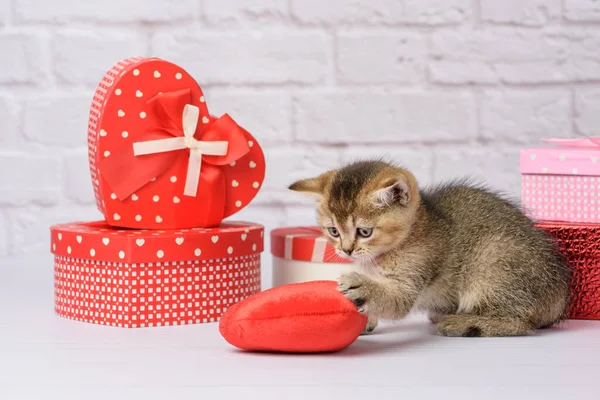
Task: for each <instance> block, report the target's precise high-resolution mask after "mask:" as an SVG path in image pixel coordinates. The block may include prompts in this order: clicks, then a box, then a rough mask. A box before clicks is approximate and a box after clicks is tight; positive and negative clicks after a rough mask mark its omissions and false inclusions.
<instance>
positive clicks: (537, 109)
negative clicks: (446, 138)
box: [481, 90, 571, 144]
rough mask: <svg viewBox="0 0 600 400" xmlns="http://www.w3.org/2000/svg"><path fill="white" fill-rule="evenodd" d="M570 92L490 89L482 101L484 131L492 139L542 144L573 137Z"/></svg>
mask: <svg viewBox="0 0 600 400" xmlns="http://www.w3.org/2000/svg"><path fill="white" fill-rule="evenodd" d="M570 103H571V102H570V93H569V92H568V91H567V90H541V91H531V90H506V91H501V90H488V91H485V92H484V93H483V95H482V99H481V130H482V134H483V136H484V137H486V138H489V139H495V140H497V139H504V140H509V141H512V142H518V143H533V144H538V143H541V141H540V139H541V138H546V137H569V136H571V123H570V120H569V119H570V110H571V105H570Z"/></svg>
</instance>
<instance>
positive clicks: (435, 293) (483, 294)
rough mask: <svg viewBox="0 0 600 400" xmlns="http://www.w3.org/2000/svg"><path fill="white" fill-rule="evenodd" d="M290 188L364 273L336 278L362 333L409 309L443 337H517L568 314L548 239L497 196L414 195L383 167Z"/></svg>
mask: <svg viewBox="0 0 600 400" xmlns="http://www.w3.org/2000/svg"><path fill="white" fill-rule="evenodd" d="M290 189H291V190H294V191H298V192H303V193H307V194H310V195H312V196H314V197H315V198H316V199H317V211H318V212H317V214H318V223H319V225H320V226H321V228H322V230H323V233H324V234H325V235H326V237H328V238H329V241H330V242H331V243H332V244H333V245H334V246H335V248H336V250H337V253H338V254H339V255H340V256H342V257H347V258H351V259H353V260H356V261H358V262H359V264H362V265H364V266H366V267H367V268H366V269H365V273H358V272H351V273H348V274H344V275H342V276H341V277H340V278H339V290H340V291H341V292H342V293H344V295H345V296H346V297H347V298H348V299H350V300H352V301H353V302H354V303H355V304H356V306H357V307H358V309H359V311H360V312H362V313H364V314H366V315H368V316H369V324H368V326H367V331H371V330H373V329H374V328H375V326H376V325H377V319H378V318H381V319H392V320H397V319H400V318H403V317H404V316H406V315H407V314H408V313H409V311H411V310H412V309H415V308H416V309H422V310H426V311H427V312H428V314H429V318H430V319H431V321H432V322H434V323H438V322H439V324H438V333H439V334H441V335H446V336H508V335H523V334H525V333H527V332H528V331H531V330H534V329H538V328H544V327H548V326H550V325H553V324H554V323H556V322H558V321H560V320H562V319H563V318H564V317H565V315H566V312H567V310H568V307H569V300H570V296H569V281H570V277H571V272H570V270H569V268H568V267H567V266H566V264H565V263H564V262H563V260H562V257H561V255H560V254H559V253H558V251H557V250H556V249H555V247H554V245H553V243H552V242H551V241H550V239H549V237H548V236H547V235H546V234H545V233H544V232H542V231H541V230H539V229H537V228H535V227H534V226H533V224H532V222H531V221H530V220H529V219H528V218H527V217H526V216H524V215H523V213H522V212H521V211H520V210H519V209H518V208H517V207H516V206H514V205H512V204H510V203H509V202H508V201H506V200H504V199H502V198H501V197H499V196H498V195H496V194H493V193H491V192H489V191H487V190H485V189H482V188H477V187H474V186H470V185H468V184H465V183H449V184H446V185H443V186H440V187H437V188H434V189H430V190H419V188H418V186H417V181H416V180H415V178H414V176H413V175H412V174H411V173H410V172H408V171H406V170H404V169H401V168H397V167H395V166H394V165H391V164H389V163H386V162H382V161H362V162H356V163H353V164H350V165H347V166H345V167H343V168H341V169H339V170H333V171H328V172H326V173H324V174H322V175H320V176H317V177H315V178H311V179H306V180H302V181H298V182H296V183H294V184H293V185H291V186H290ZM373 272H374V273H373Z"/></svg>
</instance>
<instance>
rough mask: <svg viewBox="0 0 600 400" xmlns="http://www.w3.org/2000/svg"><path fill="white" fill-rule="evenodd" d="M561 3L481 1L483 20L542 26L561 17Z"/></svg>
mask: <svg viewBox="0 0 600 400" xmlns="http://www.w3.org/2000/svg"><path fill="white" fill-rule="evenodd" d="M561 1H562V0H502V1H498V0H481V3H480V4H481V5H480V9H481V20H482V21H486V22H495V23H506V24H510V23H514V24H521V25H528V26H541V25H544V24H545V23H547V22H548V21H549V20H553V19H556V18H557V17H559V16H560V15H561V12H562V9H561V8H562V7H561ZM567 1H568V0H567Z"/></svg>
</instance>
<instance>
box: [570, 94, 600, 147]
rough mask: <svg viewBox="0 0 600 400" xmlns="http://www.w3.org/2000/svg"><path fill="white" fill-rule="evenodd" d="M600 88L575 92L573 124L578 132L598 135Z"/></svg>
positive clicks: (599, 132) (599, 124)
mask: <svg viewBox="0 0 600 400" xmlns="http://www.w3.org/2000/svg"><path fill="white" fill-rule="evenodd" d="M599 110H600V89H579V90H577V91H576V92H575V112H576V115H575V124H576V127H577V131H578V133H579V134H582V135H586V136H600V112H599Z"/></svg>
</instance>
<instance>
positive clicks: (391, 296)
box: [338, 272, 414, 319]
mask: <svg viewBox="0 0 600 400" xmlns="http://www.w3.org/2000/svg"><path fill="white" fill-rule="evenodd" d="M338 282H339V285H338V290H339V291H340V292H341V293H343V294H344V296H346V298H347V299H349V300H350V301H352V302H353V303H354V304H355V305H356V308H357V309H358V311H359V312H361V313H363V314H365V315H368V316H369V317H371V318H372V319H376V318H384V319H401V318H404V317H405V316H406V315H407V314H408V312H409V311H410V309H411V308H412V306H413V304H414V298H413V297H414V296H411V297H409V296H408V294H409V293H411V291H408V290H403V288H402V287H400V285H399V283H398V282H397V281H395V280H393V279H390V278H383V279H377V280H375V279H374V278H371V277H369V276H367V275H363V274H360V273H358V272H350V273H347V274H343V275H341V276H340V277H339V278H338Z"/></svg>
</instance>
